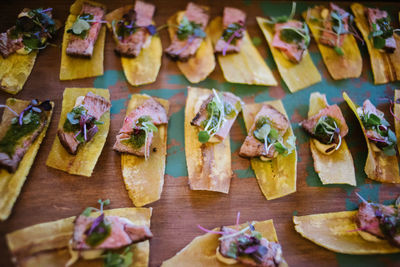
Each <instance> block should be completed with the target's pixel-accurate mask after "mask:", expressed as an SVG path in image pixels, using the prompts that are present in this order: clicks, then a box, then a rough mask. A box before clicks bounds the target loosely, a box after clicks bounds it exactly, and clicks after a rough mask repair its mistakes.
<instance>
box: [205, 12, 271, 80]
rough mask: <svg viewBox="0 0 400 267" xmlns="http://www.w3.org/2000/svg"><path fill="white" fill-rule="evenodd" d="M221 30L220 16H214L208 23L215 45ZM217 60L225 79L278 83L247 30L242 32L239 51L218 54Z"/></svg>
mask: <svg viewBox="0 0 400 267" xmlns="http://www.w3.org/2000/svg"><path fill="white" fill-rule="evenodd" d="M222 32H223V27H222V18H221V17H216V18H215V19H213V20H212V21H211V23H210V33H211V35H210V36H211V39H212V42H213V44H214V46H215V44H216V43H217V42H218V39H219V38H221V35H222ZM217 57H218V62H219V65H220V66H221V69H222V72H223V73H224V77H225V80H227V81H228V82H231V83H244V84H257V85H268V86H269V85H270V86H276V85H278V83H277V81H276V80H275V78H274V76H273V75H272V72H271V70H270V68H269V67H268V66H267V64H266V63H265V61H264V59H263V58H262V57H261V55H260V53H259V52H258V50H257V48H255V47H254V45H253V43H252V42H251V39H250V36H249V34H248V32H247V31H245V32H244V36H243V42H242V47H241V49H240V52H239V53H230V54H227V55H225V56H223V55H222V54H218V56H217Z"/></svg>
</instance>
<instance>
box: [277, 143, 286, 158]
mask: <svg viewBox="0 0 400 267" xmlns="http://www.w3.org/2000/svg"><path fill="white" fill-rule="evenodd" d="M274 147H275V150H276V151H278V153H279V154H280V155H284V154H286V151H287V150H288V149H287V148H286V147H285V145H284V144H282V143H281V142H276V143H275V144H274Z"/></svg>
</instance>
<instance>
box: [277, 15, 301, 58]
mask: <svg viewBox="0 0 400 267" xmlns="http://www.w3.org/2000/svg"><path fill="white" fill-rule="evenodd" d="M287 27H291V28H296V29H299V30H302V29H303V22H300V21H296V20H291V21H288V22H285V23H277V24H275V27H274V30H275V34H274V39H273V40H272V46H273V47H275V48H277V49H279V50H280V51H281V52H282V53H283V54H284V55H285V56H286V57H287V59H288V60H290V61H291V62H293V63H299V62H300V61H301V59H302V58H303V54H304V51H305V50H306V45H305V41H304V40H302V41H301V42H300V43H298V42H295V41H293V42H290V43H288V42H286V41H285V40H284V39H283V37H282V35H281V32H282V30H284V29H285V28H287Z"/></svg>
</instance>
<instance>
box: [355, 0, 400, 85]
mask: <svg viewBox="0 0 400 267" xmlns="http://www.w3.org/2000/svg"><path fill="white" fill-rule="evenodd" d="M351 10H352V11H353V14H354V21H355V22H356V25H357V27H358V29H359V30H360V32H361V34H362V36H363V38H364V41H365V43H366V44H367V48H368V52H369V55H370V59H371V68H372V72H373V74H374V82H375V84H383V83H388V82H393V81H397V80H400V49H398V46H400V37H398V36H397V35H396V34H394V29H393V27H392V26H391V18H390V16H389V14H388V13H387V12H386V11H384V10H380V9H378V8H367V7H364V6H363V5H361V4H359V3H354V4H352V5H351Z"/></svg>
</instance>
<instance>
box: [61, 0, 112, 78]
mask: <svg viewBox="0 0 400 267" xmlns="http://www.w3.org/2000/svg"><path fill="white" fill-rule="evenodd" d="M105 12H106V7H105V6H104V5H102V4H99V3H96V2H93V1H88V0H76V2H75V3H74V4H73V5H72V6H71V8H70V15H69V16H68V19H67V22H66V23H65V31H64V37H63V43H62V53H61V68H60V80H73V79H82V78H88V77H95V76H99V75H102V74H103V57H104V55H103V54H104V41H105V37H106V32H105V28H104V27H103V26H102V24H103V23H104V22H105V21H103V18H104V14H105Z"/></svg>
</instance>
